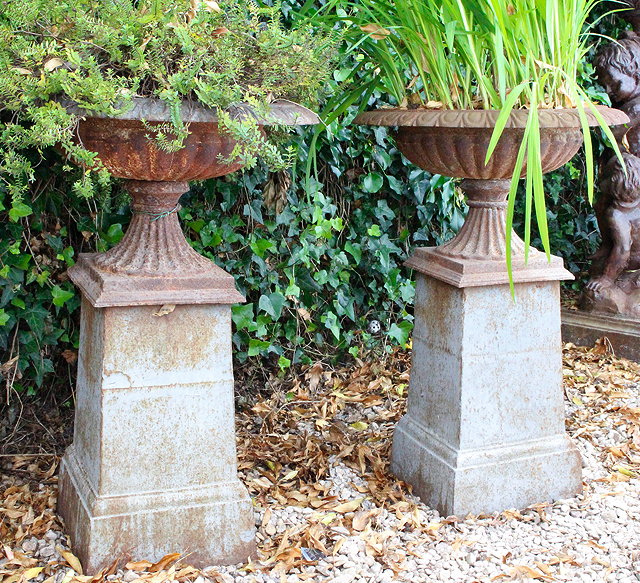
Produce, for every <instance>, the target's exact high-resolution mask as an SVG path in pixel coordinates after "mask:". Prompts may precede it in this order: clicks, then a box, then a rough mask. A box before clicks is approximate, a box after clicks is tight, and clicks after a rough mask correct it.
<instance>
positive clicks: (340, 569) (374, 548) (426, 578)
mask: <svg viewBox="0 0 640 583" xmlns="http://www.w3.org/2000/svg"><path fill="white" fill-rule="evenodd" d="M568 350H569V357H568V360H567V361H566V364H565V367H566V368H565V391H566V397H567V398H566V409H567V419H568V422H567V425H568V429H569V432H570V434H571V435H572V436H573V438H574V440H575V442H576V444H577V445H578V448H579V450H580V452H581V454H582V457H583V465H584V470H583V475H584V490H583V493H582V494H581V495H580V496H578V497H577V498H572V499H569V500H559V501H556V502H554V503H552V504H547V503H541V504H538V505H536V506H533V507H530V508H528V509H520V510H511V511H506V512H503V513H501V514H495V515H491V516H468V517H466V518H462V517H458V518H457V517H442V516H439V514H438V513H437V512H435V511H433V510H431V509H430V508H428V507H427V506H425V505H423V504H422V503H420V501H419V500H418V499H416V498H414V497H412V496H411V495H406V496H405V497H404V498H402V499H401V500H399V501H398V502H397V503H396V504H395V505H388V504H387V505H385V504H381V503H379V501H376V500H375V499H374V497H371V496H367V495H366V492H367V484H368V481H369V477H368V476H367V475H366V474H363V473H362V472H360V471H358V470H357V469H356V468H354V467H352V466H353V464H349V465H347V464H345V463H344V459H343V458H342V457H341V456H339V455H335V456H330V457H329V458H328V460H327V463H328V469H329V474H328V476H325V477H324V478H323V479H322V480H320V481H319V483H318V484H317V486H316V487H317V488H320V489H323V488H324V492H325V497H326V498H331V499H334V500H335V503H336V504H338V506H336V505H335V504H334V505H333V506H332V507H331V508H324V507H322V506H321V507H320V508H313V507H309V506H308V505H305V506H296V505H289V504H286V503H285V504H283V503H282V497H279V498H269V495H268V493H267V494H266V495H265V496H263V497H262V498H261V499H260V500H258V501H257V505H256V525H257V528H258V545H259V547H260V549H261V557H260V559H261V560H260V561H259V562H255V563H251V564H249V565H238V566H235V567H211V568H210V569H205V570H203V571H201V572H196V571H195V570H193V569H191V570H189V569H184V570H183V571H180V566H177V567H176V566H174V567H172V568H171V569H169V570H168V571H161V572H160V573H158V572H156V573H149V572H145V571H142V570H140V569H138V571H134V570H131V569H121V570H119V571H117V572H115V573H113V574H111V575H108V576H107V577H106V579H107V580H111V581H120V580H121V581H125V582H127V583H132V582H134V581H138V582H140V583H142V582H143V581H147V582H149V581H152V583H162V581H164V580H169V581H176V580H177V581H186V580H189V581H195V582H196V583H209V582H215V583H220V582H224V583H234V582H237V583H241V582H242V583H245V582H246V583H297V582H299V581H313V582H316V581H317V582H333V583H350V582H354V583H378V582H379V583H385V582H391V581H410V582H412V583H419V582H440V581H443V582H445V581H446V582H453V583H473V582H482V583H484V582H487V581H570V582H576V583H578V582H580V583H582V582H584V583H602V582H614V581H618V582H624V583H634V582H638V581H640V479H639V478H638V477H637V476H638V474H637V472H636V466H635V464H638V463H640V459H638V457H637V455H638V454H637V452H638V451H639V446H640V428H639V427H640V425H639V421H638V419H639V418H640V376H638V375H637V373H638V368H637V367H635V366H630V365H628V364H625V365H624V367H623V368H624V370H623V372H621V369H620V365H619V362H616V361H613V360H612V359H610V358H608V357H606V356H602V357H598V356H597V355H596V356H593V355H592V356H591V357H590V360H589V359H587V362H586V363H585V362H584V361H583V360H581V359H583V357H584V358H586V357H585V356H584V355H585V354H586V353H585V352H582V353H578V355H577V356H575V358H574V356H571V355H575V353H574V352H571V351H572V350H573V348H572V347H569V349H568ZM598 358H601V359H602V360H598ZM603 363H604V364H603ZM603 370H604V371H605V373H604V374H602V375H601V374H600V372H599V371H603ZM594 371H595V372H594ZM315 384H318V383H317V382H316V383H315ZM358 413H359V414H360V415H359V416H358ZM378 413H379V412H376V414H378ZM347 414H348V415H349V416H350V417H349V419H356V418H360V419H367V418H368V417H367V411H366V406H365V405H363V404H361V405H356V406H355V408H353V407H352V408H350V409H343V410H342V411H341V412H340V413H339V414H338V417H340V416H342V417H344V416H345V415H347ZM306 429H307V431H315V430H314V429H313V428H312V427H311V428H309V427H307V428H306ZM630 468H631V469H630ZM285 470H286V471H289V470H288V469H287V468H285ZM285 470H283V471H285ZM259 475H260V474H258V473H255V472H254V473H252V471H251V470H249V471H246V472H244V473H243V478H244V479H245V480H247V481H249V480H251V479H252V477H256V476H259ZM41 487H42V486H41ZM267 492H268V491H267ZM363 492H364V493H365V494H363ZM314 529H315V530H314ZM319 529H320V530H322V537H320V535H319V534H318V535H317V536H316V535H314V533H319V532H320V530H319ZM301 533H304V534H305V536H306V537H307V538H305V539H304V540H305V541H307V542H305V543H304V545H300V544H299V545H298V546H297V547H295V548H293V547H292V548H291V549H289V547H288V543H287V541H289V540H291V541H294V540H297V538H299V537H300V536H301ZM314 541H316V542H317V544H312V543H313V542H314ZM329 542H331V545H329ZM5 544H6V543H5ZM276 545H277V547H278V548H277V549H275V550H274V547H275V546H276ZM329 547H331V548H329ZM1 549H2V546H0V551H1ZM66 549H68V547H67V540H66V538H65V537H64V535H63V534H62V532H60V530H58V528H57V527H56V526H54V527H53V528H51V529H50V530H48V531H47V532H46V533H45V534H44V536H41V537H39V538H36V537H30V538H25V539H23V540H22V541H21V542H20V543H19V546H15V547H13V549H12V551H9V552H13V553H14V554H16V553H18V554H20V553H24V555H25V556H28V557H30V558H31V560H35V559H37V561H36V563H37V564H38V565H45V564H55V563H57V562H61V563H64V562H65V561H66V562H67V565H68V564H71V566H73V562H72V560H70V557H69V556H68V554H67V555H65V553H67V550H66ZM319 549H321V550H319ZM294 551H295V552H294ZM287 553H289V555H288V554H287ZM300 553H302V559H307V560H306V561H303V560H301V559H300ZM8 554H9V553H8V552H7V547H6V546H5V555H8ZM1 556H2V555H1V552H0V557H1ZM269 556H272V557H276V559H275V560H274V559H271V560H270V559H269ZM288 556H289V559H288V558H287V557H288ZM187 562H188V559H187ZM36 563H31V565H32V566H31V569H32V572H31V575H32V577H26V576H25V574H24V571H23V572H22V574H21V576H20V577H22V578H20V577H18V578H17V579H13V580H11V577H8V576H7V575H4V579H3V574H2V573H3V571H2V569H3V567H5V568H6V567H7V566H8V565H9V564H10V561H9V560H8V558H5V559H4V560H0V581H4V583H7V582H8V583H13V582H14V581H16V582H17V583H25V582H26V581H29V580H30V581H33V583H39V582H40V581H45V582H47V583H71V581H72V580H79V581H81V582H83V583H89V581H91V579H90V578H89V577H79V576H78V575H77V573H75V572H74V571H73V569H71V568H70V567H69V566H66V567H62V566H60V567H57V568H56V569H54V570H50V569H49V570H47V569H45V570H44V571H43V572H38V573H35V572H34V571H33V569H34V568H37V567H34V566H33V565H35V564H36ZM172 569H173V570H172ZM7 572H9V571H7ZM181 573H182V574H181ZM14 576H15V575H14Z"/></svg>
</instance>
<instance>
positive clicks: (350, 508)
mask: <svg viewBox="0 0 640 583" xmlns="http://www.w3.org/2000/svg"><path fill="white" fill-rule="evenodd" d="M365 500H366V498H357V499H356V500H351V501H350V502H344V503H343V504H338V505H337V506H335V507H334V508H332V509H331V510H333V511H334V512H337V513H339V514H346V513H347V512H355V511H356V510H357V509H358V508H360V505H361V504H362V503H363V502H364V501H365Z"/></svg>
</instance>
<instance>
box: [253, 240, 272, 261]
mask: <svg viewBox="0 0 640 583" xmlns="http://www.w3.org/2000/svg"><path fill="white" fill-rule="evenodd" d="M249 246H250V247H251V251H253V252H254V253H255V254H256V255H257V256H258V257H260V258H261V259H262V258H264V254H265V253H266V251H267V250H268V249H275V245H274V244H273V241H269V240H268V239H258V240H257V241H252V242H251V243H250V244H249Z"/></svg>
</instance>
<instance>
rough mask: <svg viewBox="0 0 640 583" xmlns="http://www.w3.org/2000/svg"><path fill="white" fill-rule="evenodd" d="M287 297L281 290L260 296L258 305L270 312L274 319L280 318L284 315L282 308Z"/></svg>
mask: <svg viewBox="0 0 640 583" xmlns="http://www.w3.org/2000/svg"><path fill="white" fill-rule="evenodd" d="M285 301H286V298H285V297H284V296H283V295H282V294H281V293H280V292H274V293H272V294H269V295H268V296H267V295H262V296H260V301H259V302H258V307H259V308H260V309H261V310H263V311H265V312H266V313H267V314H269V315H270V316H271V317H272V318H273V319H274V320H278V319H279V318H280V316H281V315H282V308H283V306H284V303H285Z"/></svg>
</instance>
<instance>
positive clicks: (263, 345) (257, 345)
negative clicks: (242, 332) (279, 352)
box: [248, 338, 271, 356]
mask: <svg viewBox="0 0 640 583" xmlns="http://www.w3.org/2000/svg"><path fill="white" fill-rule="evenodd" d="M270 346H271V342H265V341H264V340H256V339H255V338H252V339H251V340H249V352H248V354H249V356H258V354H260V353H261V352H263V351H264V350H267V349H268V348H269V347H270Z"/></svg>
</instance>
